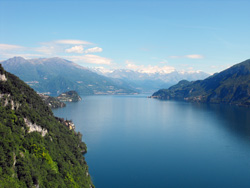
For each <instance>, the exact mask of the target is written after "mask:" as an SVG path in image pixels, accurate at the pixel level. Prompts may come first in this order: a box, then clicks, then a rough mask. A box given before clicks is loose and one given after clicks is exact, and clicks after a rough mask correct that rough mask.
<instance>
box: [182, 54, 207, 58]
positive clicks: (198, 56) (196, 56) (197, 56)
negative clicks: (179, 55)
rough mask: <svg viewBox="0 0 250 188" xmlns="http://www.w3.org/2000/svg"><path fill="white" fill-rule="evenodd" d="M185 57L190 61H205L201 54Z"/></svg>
mask: <svg viewBox="0 0 250 188" xmlns="http://www.w3.org/2000/svg"><path fill="white" fill-rule="evenodd" d="M185 57H186V58H189V59H203V56H202V55H199V54H191V55H186V56H185Z"/></svg>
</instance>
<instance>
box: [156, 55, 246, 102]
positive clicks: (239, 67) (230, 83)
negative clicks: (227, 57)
mask: <svg viewBox="0 0 250 188" xmlns="http://www.w3.org/2000/svg"><path fill="white" fill-rule="evenodd" d="M152 97H153V98H159V99H178V100H186V101H193V102H209V103H226V104H237V105H246V106H248V105H250V60H246V61H244V62H242V63H239V64H236V65H234V66H232V67H230V68H228V69H226V70H224V71H222V72H220V73H218V74H215V75H213V76H210V77H208V78H207V79H205V80H198V81H195V82H188V81H181V82H179V83H178V84H177V85H175V86H172V87H170V88H169V89H161V90H159V91H157V92H155V93H154V94H153V95H152Z"/></svg>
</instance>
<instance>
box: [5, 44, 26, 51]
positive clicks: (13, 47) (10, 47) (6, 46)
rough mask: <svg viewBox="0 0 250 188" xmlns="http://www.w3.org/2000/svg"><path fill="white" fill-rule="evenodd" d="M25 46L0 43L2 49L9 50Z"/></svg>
mask: <svg viewBox="0 0 250 188" xmlns="http://www.w3.org/2000/svg"><path fill="white" fill-rule="evenodd" d="M23 48H24V47H23V46H18V45H12V44H0V50H1V51H9V50H21V49H23Z"/></svg>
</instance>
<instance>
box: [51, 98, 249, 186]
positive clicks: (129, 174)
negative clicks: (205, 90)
mask: <svg viewBox="0 0 250 188" xmlns="http://www.w3.org/2000/svg"><path fill="white" fill-rule="evenodd" d="M82 98H83V101H80V102H78V103H67V107H66V108H61V109H56V110H53V111H54V114H55V115H56V116H59V117H64V118H67V119H72V120H73V122H74V123H75V125H76V130H77V131H80V132H81V133H82V134H83V140H84V141H85V143H86V144H87V147H88V153H87V154H86V155H85V157H86V161H87V163H88V166H89V171H90V174H91V176H92V179H93V182H94V184H95V186H96V187H97V188H130V187H137V188H147V187H150V188H154V187H155V188H156V187H157V188H161V187H162V188H163V187H164V188H165V187H170V188H175V187H178V188H184V187H188V188H192V187H198V188H206V187H209V188H217V187H218V188H224V187H225V188H229V187H235V188H244V187H247V188H249V187H250V109H249V108H244V107H237V106H229V105H208V104H192V103H186V102H179V101H160V100H156V99H149V98H146V96H141V95H137V96H83V97H82Z"/></svg>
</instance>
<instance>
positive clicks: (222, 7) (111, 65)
mask: <svg viewBox="0 0 250 188" xmlns="http://www.w3.org/2000/svg"><path fill="white" fill-rule="evenodd" d="M249 7H250V1H249V0H231V1H230V0H209V1H208V0H193V1H190V0H165V1H162V0H144V1H142V0H126V1H125V0H123V1H121V0H120V1H119V0H98V1H96V0H91V1H84V0H82V1H80V0H71V1H68V0H60V1H59V0H54V1H53V0H50V1H48V0H42V1H40V0H22V1H20V0H18V1H13V0H0V60H6V59H8V58H11V57H14V56H22V57H24V58H27V59H29V58H49V57H61V58H64V59H67V60H70V61H74V62H75V63H77V64H80V65H82V66H85V67H104V68H106V69H116V68H129V69H133V70H138V69H145V70H148V71H149V72H150V70H164V71H165V72H168V71H169V72H171V71H173V70H178V71H204V72H207V73H210V74H212V73H215V72H219V71H222V70H224V69H226V68H228V67H230V66H232V65H234V64H236V63H240V62H242V61H244V60H246V59H249V58H250V35H249V31H250V11H249Z"/></svg>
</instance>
